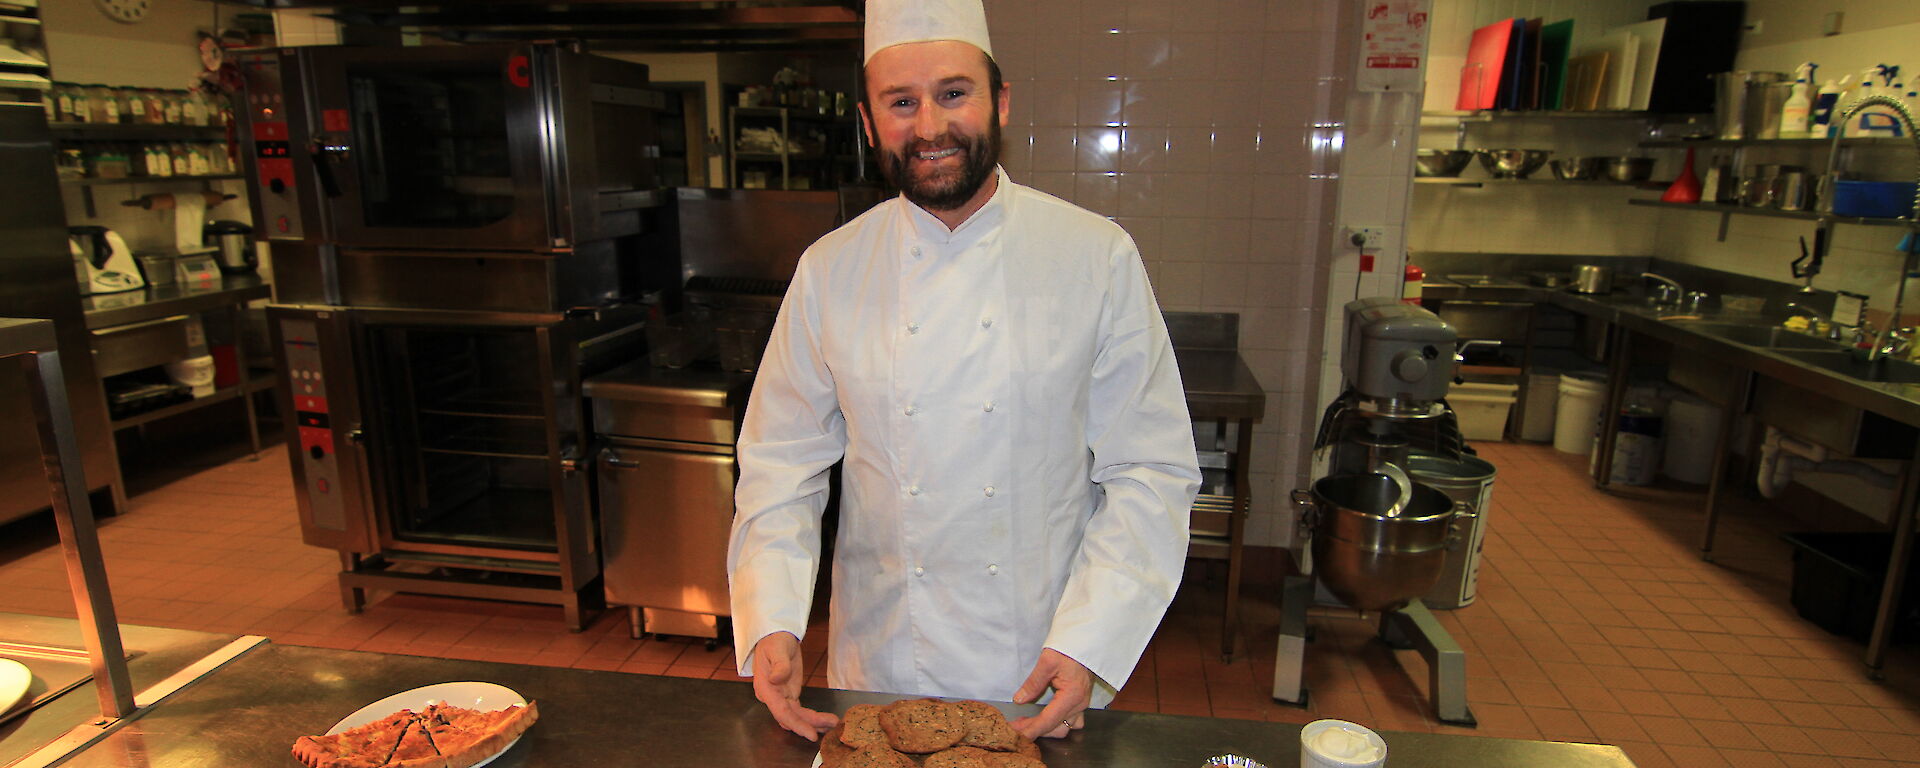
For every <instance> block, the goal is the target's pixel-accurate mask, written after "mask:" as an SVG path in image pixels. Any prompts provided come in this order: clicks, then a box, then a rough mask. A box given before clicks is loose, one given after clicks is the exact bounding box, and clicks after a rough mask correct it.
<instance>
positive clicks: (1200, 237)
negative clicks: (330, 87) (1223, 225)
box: [1160, 216, 1209, 262]
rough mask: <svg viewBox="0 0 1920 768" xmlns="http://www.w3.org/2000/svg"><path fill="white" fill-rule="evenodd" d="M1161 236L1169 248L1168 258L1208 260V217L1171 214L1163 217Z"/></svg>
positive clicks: (1163, 242)
mask: <svg viewBox="0 0 1920 768" xmlns="http://www.w3.org/2000/svg"><path fill="white" fill-rule="evenodd" d="M1160 222H1161V229H1160V237H1161V243H1162V244H1163V245H1164V246H1165V247H1166V249H1167V258H1168V259H1170V260H1173V261H1201V262H1204V261H1208V260H1209V259H1207V256H1206V248H1207V223H1208V220H1207V219H1203V218H1200V217H1197V216H1169V217H1165V218H1162V219H1161V220H1160Z"/></svg>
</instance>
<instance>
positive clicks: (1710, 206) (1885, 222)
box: [1627, 200, 1920, 227]
mask: <svg viewBox="0 0 1920 768" xmlns="http://www.w3.org/2000/svg"><path fill="white" fill-rule="evenodd" d="M1627 204H1628V205H1644V206H1649V207H1653V208H1678V209H1680V210H1685V211H1700V212H1704V213H1720V214H1731V215H1735V216H1765V217H1768V218H1775V219H1799V220H1801V221H1819V220H1822V219H1825V220H1827V221H1831V222H1835V223H1839V224H1858V225H1861V226H1867V227H1920V222H1915V221H1914V220H1912V219H1868V218H1862V217H1859V216H1835V215H1833V214H1831V213H1820V212H1818V211H1782V210H1779V209H1777V208H1747V207H1745V206H1739V205H1723V204H1718V203H1669V202H1666V201H1663V200H1628V201H1627Z"/></svg>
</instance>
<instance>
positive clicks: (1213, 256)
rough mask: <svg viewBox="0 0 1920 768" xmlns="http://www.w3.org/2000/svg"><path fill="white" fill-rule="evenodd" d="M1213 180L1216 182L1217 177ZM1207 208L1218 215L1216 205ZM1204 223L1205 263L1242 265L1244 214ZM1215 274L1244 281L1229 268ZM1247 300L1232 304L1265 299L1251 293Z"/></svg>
mask: <svg viewBox="0 0 1920 768" xmlns="http://www.w3.org/2000/svg"><path fill="white" fill-rule="evenodd" d="M1215 178H1216V180H1218V178H1219V177H1215ZM1209 207H1211V208H1213V209H1214V210H1213V212H1214V213H1215V214H1220V210H1219V208H1220V207H1219V206H1218V205H1217V204H1210V206H1209ZM1205 221H1206V222H1207V229H1206V241H1207V244H1206V253H1207V259H1206V261H1208V262H1211V263H1214V264H1239V263H1244V262H1245V261H1246V260H1247V241H1248V237H1249V232H1250V228H1249V226H1248V224H1249V222H1248V220H1247V218H1246V216H1245V215H1244V214H1242V215H1238V216H1224V215H1223V217H1221V218H1211V219H1206V220H1205ZM1215 272H1217V273H1220V274H1226V275H1231V276H1232V277H1233V279H1234V281H1235V282H1244V281H1245V279H1246V275H1245V274H1244V273H1241V272H1240V271H1239V270H1235V269H1231V268H1227V269H1216V270H1215ZM1247 298H1248V301H1236V302H1232V303H1233V304H1235V305H1244V304H1248V303H1252V302H1255V301H1265V300H1267V297H1264V296H1261V295H1260V294H1251V293H1250V294H1248V295H1247ZM1207 303H1209V304H1212V303H1215V302H1214V301H1213V300H1212V299H1208V300H1207Z"/></svg>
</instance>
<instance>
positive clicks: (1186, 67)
mask: <svg viewBox="0 0 1920 768" xmlns="http://www.w3.org/2000/svg"><path fill="white" fill-rule="evenodd" d="M1205 5H1206V4H1205V3H1193V4H1190V5H1189V7H1190V8H1197V7H1201V6H1205ZM1182 15H1185V12H1183V13H1182ZM1194 15H1195V16H1204V15H1206V14H1205V13H1195V14H1194ZM1168 42H1169V56H1170V57H1171V60H1172V64H1173V67H1172V76H1173V79H1175V80H1213V79H1214V63H1215V62H1216V61H1217V60H1218V59H1219V51H1218V45H1219V41H1218V40H1216V39H1215V37H1214V35H1213V33H1211V32H1204V33H1202V32H1175V33H1174V34H1172V35H1171V36H1169V38H1168Z"/></svg>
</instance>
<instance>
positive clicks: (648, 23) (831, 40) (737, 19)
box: [242, 0, 865, 52]
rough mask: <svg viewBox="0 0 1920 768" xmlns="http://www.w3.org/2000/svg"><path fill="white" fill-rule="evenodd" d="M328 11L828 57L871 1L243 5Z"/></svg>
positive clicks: (602, 42) (618, 47)
mask: <svg viewBox="0 0 1920 768" xmlns="http://www.w3.org/2000/svg"><path fill="white" fill-rule="evenodd" d="M242 2H244V3H245V4H246V5H251V6H254V7H258V8H319V9H327V10H328V13H326V14H325V15H326V16H329V17H331V18H333V19H335V20H338V21H340V22H341V23H343V24H346V25H348V26H350V27H362V28H374V29H387V30H402V31H407V32H417V33H419V34H422V35H425V36H431V37H437V38H441V39H444V40H448V41H452V42H462V43H466V42H485V41H500V40H580V41H584V42H586V43H588V44H589V45H590V46H591V47H592V48H594V49H596V50H601V51H661V52H697V51H798V50H812V51H827V50H853V51H857V50H858V49H859V46H860V31H861V27H860V25H861V11H862V9H863V8H864V6H865V2H864V0H721V1H719V2H685V1H684V0H584V1H582V0H575V2H569V3H536V2H527V1H526V0H460V1H459V2H439V3H432V2H429V3H421V2H418V0H407V1H405V2H401V1H398V0H242Z"/></svg>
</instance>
